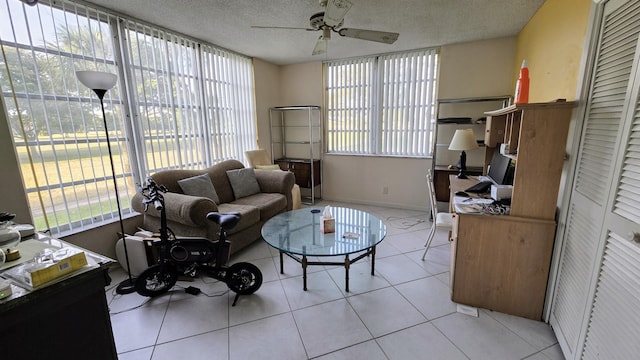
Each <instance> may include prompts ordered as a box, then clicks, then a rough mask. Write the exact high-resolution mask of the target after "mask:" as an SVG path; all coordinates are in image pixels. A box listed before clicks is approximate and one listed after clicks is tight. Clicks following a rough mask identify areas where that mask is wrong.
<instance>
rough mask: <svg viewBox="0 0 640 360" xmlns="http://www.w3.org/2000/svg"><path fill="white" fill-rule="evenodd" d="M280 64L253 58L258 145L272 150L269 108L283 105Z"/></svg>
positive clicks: (260, 147)
mask: <svg viewBox="0 0 640 360" xmlns="http://www.w3.org/2000/svg"><path fill="white" fill-rule="evenodd" d="M281 71H282V69H281V67H280V66H278V65H273V64H270V63H267V62H264V61H262V60H259V59H254V60H253V79H254V83H255V98H256V119H257V120H256V121H257V132H258V139H257V146H258V148H259V149H266V150H267V151H269V152H271V142H270V134H269V108H270V107H274V106H281V105H283V104H282V101H281V98H282V95H281V82H282V81H281V75H280V73H281Z"/></svg>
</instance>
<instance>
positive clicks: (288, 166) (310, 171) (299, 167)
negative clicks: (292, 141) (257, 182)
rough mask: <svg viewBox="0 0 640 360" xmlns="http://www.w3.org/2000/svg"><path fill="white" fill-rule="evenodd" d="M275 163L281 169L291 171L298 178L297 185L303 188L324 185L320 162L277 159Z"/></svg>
mask: <svg viewBox="0 0 640 360" xmlns="http://www.w3.org/2000/svg"><path fill="white" fill-rule="evenodd" d="M274 161H275V163H276V164H278V166H280V169H282V170H288V171H291V172H292V173H293V174H294V175H295V176H296V184H298V186H300V187H302V188H311V187H313V186H318V185H321V184H322V180H321V177H320V160H313V161H311V160H305V159H277V160H274ZM312 164H313V165H312Z"/></svg>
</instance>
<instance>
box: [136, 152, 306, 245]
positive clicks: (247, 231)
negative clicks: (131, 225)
mask: <svg viewBox="0 0 640 360" xmlns="http://www.w3.org/2000/svg"><path fill="white" fill-rule="evenodd" d="M243 168H244V165H243V164H242V163H241V162H239V161H236V160H226V161H223V162H221V163H218V164H216V165H214V166H212V167H210V168H207V169H205V170H165V171H160V172H158V173H156V174H153V175H152V176H151V177H152V178H153V180H154V181H155V182H156V183H157V184H159V185H164V186H165V187H166V188H167V189H168V190H169V192H167V193H165V194H164V199H165V208H166V213H167V224H168V226H169V228H170V229H171V230H172V231H173V232H174V233H175V234H176V235H177V236H203V237H206V238H209V239H212V240H213V239H217V236H218V235H217V234H218V231H219V229H218V226H217V225H216V224H214V223H213V222H211V221H209V220H207V219H206V215H207V214H208V213H209V212H211V211H219V212H222V213H226V212H232V211H238V212H240V213H241V214H242V218H241V220H240V222H239V223H238V225H236V226H235V227H234V228H233V229H231V230H229V231H227V235H228V236H229V239H230V240H231V253H232V254H233V253H235V252H237V251H238V250H240V249H242V248H244V247H246V246H247V245H249V244H251V243H252V242H254V241H256V240H258V239H260V238H261V234H260V230H261V229H262V225H263V224H264V223H265V222H266V221H267V220H269V219H270V218H271V217H273V216H275V215H277V214H279V213H282V212H285V211H288V210H291V209H292V204H293V202H292V198H291V189H292V188H293V184H294V183H295V177H294V175H293V173H290V172H287V171H269V170H253V171H254V173H255V179H256V180H257V182H258V185H259V187H260V192H259V193H257V194H253V195H249V196H246V197H242V198H240V199H236V198H235V196H234V189H233V188H232V184H231V182H230V181H229V178H228V176H227V171H228V170H235V169H243ZM205 173H206V174H208V175H209V177H210V178H211V182H212V184H213V188H214V189H215V193H216V194H217V196H218V198H219V204H216V203H215V202H214V201H213V200H211V199H209V198H206V197H201V196H192V195H185V194H184V192H183V191H182V188H181V186H180V184H179V183H178V181H179V180H182V179H186V178H191V177H194V176H197V175H202V174H205ZM142 200H143V197H142V195H140V194H136V195H135V196H134V197H133V199H132V207H133V209H134V210H135V211H137V212H140V213H142V214H143V216H144V220H143V228H144V229H146V230H151V231H155V232H157V231H158V230H159V229H160V213H159V212H158V211H157V210H155V208H153V207H151V206H150V207H149V208H148V209H147V211H146V212H145V211H144V205H143V203H142Z"/></svg>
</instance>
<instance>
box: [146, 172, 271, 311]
mask: <svg viewBox="0 0 640 360" xmlns="http://www.w3.org/2000/svg"><path fill="white" fill-rule="evenodd" d="M166 192H167V188H166V187H164V186H162V185H158V184H156V182H155V181H154V180H153V179H152V178H148V179H147V183H146V186H145V187H144V188H142V189H141V194H142V196H143V197H144V198H145V200H144V204H145V211H146V210H147V209H148V207H149V205H150V204H151V205H153V206H154V207H155V208H156V210H158V211H160V241H159V247H158V256H157V257H158V261H157V263H156V264H154V265H152V266H151V267H149V268H148V269H146V270H145V271H143V272H142V273H141V274H140V275H139V276H138V277H137V279H136V282H135V290H136V292H137V293H138V294H140V295H142V296H149V297H153V296H158V295H160V294H163V293H165V292H167V291H169V289H171V288H172V287H173V286H174V285H175V284H176V281H178V276H181V275H182V276H188V277H196V276H197V275H199V274H201V273H202V274H204V275H206V276H209V277H211V278H214V279H217V280H220V281H223V282H224V283H226V284H227V286H228V287H229V289H231V290H232V291H233V292H235V293H236V297H235V299H234V300H233V305H232V306H235V304H236V302H237V301H238V297H239V296H240V295H249V294H253V293H254V292H256V291H257V290H258V289H259V288H260V286H261V285H262V273H261V272H260V269H258V267H257V266H255V265H253V264H251V263H247V262H239V263H235V264H233V265H231V266H227V261H228V259H229V247H230V242H229V240H228V239H227V233H226V231H227V230H229V229H232V228H233V227H234V226H236V225H237V224H238V222H239V221H240V213H237V212H233V213H226V214H222V213H218V212H210V213H209V214H207V219H208V220H211V221H213V222H214V223H216V224H218V225H219V226H220V233H219V234H218V240H217V241H211V240H209V239H207V238H199V237H185V238H177V237H176V236H175V234H173V232H172V231H171V230H170V229H169V228H168V227H167V214H166V211H165V208H164V197H163V195H162V193H166Z"/></svg>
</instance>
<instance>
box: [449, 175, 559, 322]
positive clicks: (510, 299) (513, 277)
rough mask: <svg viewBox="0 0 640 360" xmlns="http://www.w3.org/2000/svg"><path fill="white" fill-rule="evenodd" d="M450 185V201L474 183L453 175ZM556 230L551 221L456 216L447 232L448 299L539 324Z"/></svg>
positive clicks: (508, 217)
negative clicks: (448, 251)
mask: <svg viewBox="0 0 640 360" xmlns="http://www.w3.org/2000/svg"><path fill="white" fill-rule="evenodd" d="M449 181H450V183H451V197H453V194H454V193H455V192H456V191H463V190H464V189H466V188H467V187H469V186H471V185H473V184H475V183H477V181H478V180H476V179H472V178H470V179H457V178H456V177H455V176H451V177H450V179H449ZM450 204H452V202H450ZM451 211H452V210H451ZM555 229H556V224H555V221H553V220H541V219H532V218H523V217H516V216H509V215H483V214H456V215H455V216H454V224H453V229H452V233H451V240H452V244H453V247H452V251H451V299H452V300H453V301H454V302H456V303H461V304H466V305H471V306H475V307H480V308H485V309H489V310H494V311H499V312H503V313H507V314H511V315H516V316H522V317H526V318H529V319H534V320H541V318H542V310H543V307H544V299H545V293H546V288H547V278H548V275H549V266H550V263H551V254H552V251H553V241H554V236H555Z"/></svg>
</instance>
